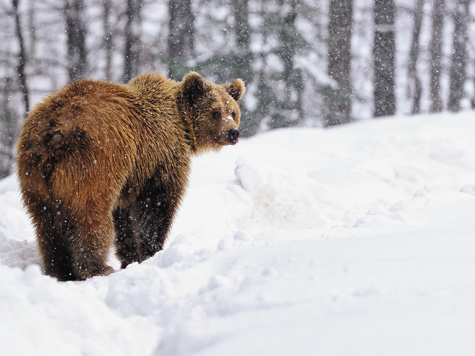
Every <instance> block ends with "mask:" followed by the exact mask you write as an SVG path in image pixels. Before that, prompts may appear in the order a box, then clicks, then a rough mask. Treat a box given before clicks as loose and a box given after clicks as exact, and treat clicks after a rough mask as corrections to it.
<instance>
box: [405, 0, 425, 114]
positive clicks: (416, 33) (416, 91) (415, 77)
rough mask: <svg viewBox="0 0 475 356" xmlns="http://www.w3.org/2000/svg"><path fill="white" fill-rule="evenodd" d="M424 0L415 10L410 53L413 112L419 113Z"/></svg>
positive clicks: (419, 2) (420, 1) (418, 2)
mask: <svg viewBox="0 0 475 356" xmlns="http://www.w3.org/2000/svg"><path fill="white" fill-rule="evenodd" d="M423 7H424V0H417V4H416V9H415V10H414V27H413V30H412V45H411V51H410V53H409V68H408V72H409V73H408V74H409V85H410V88H411V90H410V92H411V94H412V95H411V96H412V114H413V115H414V114H418V113H420V111H421V97H422V85H421V79H420V78H419V74H418V72H417V62H418V59H419V40H420V37H421V36H420V35H421V27H422V11H423Z"/></svg>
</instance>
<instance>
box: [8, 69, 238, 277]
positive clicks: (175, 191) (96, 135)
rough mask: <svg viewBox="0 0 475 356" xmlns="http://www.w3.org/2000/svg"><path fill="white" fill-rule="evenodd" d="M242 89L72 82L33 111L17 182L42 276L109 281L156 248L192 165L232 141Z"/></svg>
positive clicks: (196, 80)
mask: <svg viewBox="0 0 475 356" xmlns="http://www.w3.org/2000/svg"><path fill="white" fill-rule="evenodd" d="M244 92H245V87H244V83H243V82H242V80H240V79H236V80H235V81H234V82H233V83H231V84H227V85H217V84H213V83H211V82H209V81H207V80H205V79H204V78H202V77H201V76H200V75H199V74H197V73H189V74H188V75H187V76H186V77H185V78H184V79H183V81H182V82H175V81H172V80H168V79H166V78H165V77H163V76H161V75H158V74H145V75H141V76H138V77H137V78H135V79H133V80H132V81H131V82H130V83H129V84H126V85H121V84H114V83H108V82H102V81H95V80H79V81H75V82H72V83H70V84H69V85H68V86H66V87H64V88H63V89H61V90H60V91H59V92H57V93H55V94H53V95H51V96H48V97H47V98H46V99H45V100H44V101H43V102H42V103H40V104H38V105H37V106H36V107H35V108H34V109H33V110H32V111H31V113H30V115H29V117H28V118H27V119H26V121H25V124H24V127H23V129H22V132H21V137H20V140H19V143H18V152H17V153H18V177H19V181H20V188H21V193H22V195H23V201H24V204H25V206H26V208H27V210H28V212H29V214H30V216H31V218H32V221H33V224H34V226H35V229H36V235H37V242H38V247H39V251H40V254H41V256H42V260H43V261H42V262H43V268H44V272H45V273H46V274H48V275H50V276H53V277H56V278H58V279H59V280H83V279H86V278H89V277H92V276H96V275H107V274H109V273H111V272H112V271H113V270H112V268H111V267H110V266H108V265H107V263H106V261H107V258H108V255H109V252H110V248H111V247H112V246H113V244H114V242H115V246H116V253H117V256H118V258H119V260H120V262H121V265H122V268H124V267H125V266H127V265H128V264H129V263H132V262H135V261H138V262H141V261H143V260H145V259H146V258H148V257H150V256H152V255H154V254H155V253H156V252H157V251H159V250H160V249H161V248H162V247H163V243H164V241H165V239H166V236H167V233H168V231H169V229H170V226H171V223H172V220H173V217H174V215H175V213H176V211H177V207H178V205H179V203H180V201H181V199H182V198H183V195H184V191H185V188H186V186H187V183H188V174H189V170H190V158H191V156H192V155H193V154H197V153H200V152H204V151H206V150H218V149H220V148H221V147H222V146H224V145H229V144H235V143H236V142H237V140H238V136H239V130H238V127H239V123H240V110H239V107H238V105H237V102H238V101H239V100H241V98H242V96H243V95H244Z"/></svg>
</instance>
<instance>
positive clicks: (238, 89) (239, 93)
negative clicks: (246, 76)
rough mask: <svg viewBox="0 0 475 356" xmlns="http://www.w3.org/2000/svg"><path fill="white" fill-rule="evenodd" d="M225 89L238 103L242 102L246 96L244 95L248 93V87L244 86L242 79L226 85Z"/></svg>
mask: <svg viewBox="0 0 475 356" xmlns="http://www.w3.org/2000/svg"><path fill="white" fill-rule="evenodd" d="M224 88H225V89H226V91H227V92H228V94H229V95H231V97H232V98H233V99H234V100H236V101H239V100H241V99H242V97H243V96H244V93H245V92H246V87H245V86H244V82H243V81H242V79H236V80H235V81H234V82H232V83H231V84H227V85H225V86H224Z"/></svg>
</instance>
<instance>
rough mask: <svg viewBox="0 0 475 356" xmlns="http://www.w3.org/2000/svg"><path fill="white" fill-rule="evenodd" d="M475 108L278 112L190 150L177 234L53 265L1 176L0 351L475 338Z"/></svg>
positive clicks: (224, 351)
mask: <svg viewBox="0 0 475 356" xmlns="http://www.w3.org/2000/svg"><path fill="white" fill-rule="evenodd" d="M474 137H475V116H474V114H473V113H463V114H460V115H447V114H442V115H436V116H420V117H416V118H415V117H408V118H405V117H401V118H391V119H383V120H372V121H365V122H360V123H356V124H351V125H347V126H344V127H337V128H333V129H327V130H323V129H284V130H279V131H274V132H269V133H265V134H261V135H259V136H257V137H254V138H251V139H247V140H242V141H241V142H240V143H239V144H238V145H237V146H234V147H230V148H226V149H224V150H223V151H222V152H220V153H219V154H208V155H204V156H202V157H198V158H196V159H195V160H194V164H193V170H192V177H191V184H190V187H189V189H188V194H187V196H186V199H185V201H184V203H183V205H182V207H181V210H180V213H179V216H178V217H177V219H176V221H175V223H174V227H173V229H172V232H171V234H170V236H169V239H168V241H167V245H166V247H165V249H164V250H163V251H161V252H159V253H157V254H156V255H155V256H154V257H153V258H151V259H149V260H147V261H146V262H144V263H142V264H140V265H139V264H132V265H130V266H129V267H128V268H127V269H125V270H121V271H119V270H118V262H117V260H115V259H114V257H113V256H111V259H110V263H111V264H112V266H113V267H114V268H115V269H116V270H117V272H116V273H114V274H112V275H110V276H107V277H95V278H93V279H91V280H88V281H85V282H66V283H59V282H57V281H56V280H54V279H52V278H49V277H47V276H44V275H42V273H41V271H40V268H39V256H38V252H37V249H36V245H35V241H34V232H33V229H32V226H31V224H30V222H29V219H28V217H27V216H26V214H25V211H24V209H23V207H22V204H21V199H20V196H19V192H18V185H17V181H16V178H15V177H14V176H11V177H9V178H7V179H4V180H3V181H1V182H0V285H1V288H0V353H1V354H2V355H49V356H51V355H61V356H63V355H260V356H261V355H420V354H426V355H449V354H450V355H473V354H475V339H474V338H473V330H475V304H474V302H473V301H474V300H475V144H474Z"/></svg>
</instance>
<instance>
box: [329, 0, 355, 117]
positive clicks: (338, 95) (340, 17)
mask: <svg viewBox="0 0 475 356" xmlns="http://www.w3.org/2000/svg"><path fill="white" fill-rule="evenodd" d="M352 23H353V1H352V0H331V1H330V21H329V24H328V34H329V40H328V68H327V71H328V75H329V76H330V78H332V79H333V80H334V81H335V82H336V84H337V86H338V87H337V88H336V90H331V89H328V92H327V94H326V95H325V104H326V105H325V107H326V113H325V117H324V126H332V125H339V124H343V123H346V122H349V121H351V117H350V115H351V92H352V86H351V30H352Z"/></svg>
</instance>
